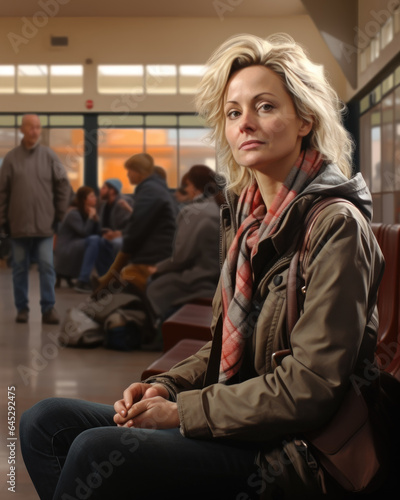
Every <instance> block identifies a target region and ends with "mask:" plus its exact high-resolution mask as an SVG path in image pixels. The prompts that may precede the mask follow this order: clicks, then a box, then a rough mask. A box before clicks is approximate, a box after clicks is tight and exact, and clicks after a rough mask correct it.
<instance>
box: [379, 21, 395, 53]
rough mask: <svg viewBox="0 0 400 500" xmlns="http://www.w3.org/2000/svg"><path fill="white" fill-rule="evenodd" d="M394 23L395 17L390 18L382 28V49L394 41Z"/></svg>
mask: <svg viewBox="0 0 400 500" xmlns="http://www.w3.org/2000/svg"><path fill="white" fill-rule="evenodd" d="M393 31H394V22H393V16H391V17H389V19H388V20H387V21H386V23H385V24H384V25H383V26H382V28H381V47H382V49H384V48H385V47H386V45H388V44H389V43H390V42H391V41H392V40H393Z"/></svg>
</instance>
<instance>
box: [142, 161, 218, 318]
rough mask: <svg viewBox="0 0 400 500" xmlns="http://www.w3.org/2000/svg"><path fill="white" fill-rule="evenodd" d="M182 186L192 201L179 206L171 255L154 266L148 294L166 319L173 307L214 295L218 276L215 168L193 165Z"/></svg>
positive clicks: (158, 316)
mask: <svg viewBox="0 0 400 500" xmlns="http://www.w3.org/2000/svg"><path fill="white" fill-rule="evenodd" d="M182 187H183V188H184V189H185V191H186V193H187V196H188V198H189V200H191V202H189V203H187V204H186V205H185V206H183V208H182V209H181V210H180V212H179V214H178V216H177V219H176V225H177V229H176V233H175V240H174V246H173V253H172V256H171V257H169V258H167V259H165V260H163V261H161V262H158V264H156V266H154V267H152V269H151V270H152V272H153V279H152V281H151V282H150V283H149V285H148V287H147V290H146V295H147V298H148V301H149V303H150V305H151V308H152V310H153V312H154V314H155V316H156V317H157V318H158V320H160V321H163V320H164V319H165V318H166V317H168V316H169V315H170V314H171V313H172V312H173V310H174V309H176V308H178V307H179V306H181V305H183V304H185V303H188V302H190V301H191V300H193V299H197V298H211V297H212V296H213V295H214V292H215V288H216V285H217V282H218V277H219V272H220V269H219V261H218V247H219V205H218V203H217V201H216V197H217V194H218V192H219V191H218V187H217V183H216V180H215V172H214V171H213V170H211V169H210V168H209V167H207V166H205V165H194V166H193V167H191V169H190V170H189V171H188V172H187V173H186V174H185V175H184V177H183V179H182Z"/></svg>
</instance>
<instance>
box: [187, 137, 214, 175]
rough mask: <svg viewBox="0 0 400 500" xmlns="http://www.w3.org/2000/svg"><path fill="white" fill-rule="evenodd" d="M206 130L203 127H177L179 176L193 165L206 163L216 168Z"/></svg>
mask: <svg viewBox="0 0 400 500" xmlns="http://www.w3.org/2000/svg"><path fill="white" fill-rule="evenodd" d="M207 133H208V130H207V129H204V128H181V129H179V165H180V169H179V170H180V171H179V177H180V179H182V177H183V175H184V174H185V173H186V172H187V171H188V170H189V169H190V168H191V167H192V166H193V165H196V164H197V165H199V164H200V165H207V166H208V167H210V168H212V169H213V170H215V169H216V162H215V149H214V146H213V145H212V144H210V143H209V142H208V141H207V140H206V136H207Z"/></svg>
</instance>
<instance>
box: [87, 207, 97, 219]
mask: <svg viewBox="0 0 400 500" xmlns="http://www.w3.org/2000/svg"><path fill="white" fill-rule="evenodd" d="M87 214H88V217H89V219H93V220H97V212H96V209H95V208H94V207H87Z"/></svg>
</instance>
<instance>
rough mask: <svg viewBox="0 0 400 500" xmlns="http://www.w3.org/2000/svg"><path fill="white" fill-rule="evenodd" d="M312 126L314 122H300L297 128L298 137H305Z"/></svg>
mask: <svg viewBox="0 0 400 500" xmlns="http://www.w3.org/2000/svg"><path fill="white" fill-rule="evenodd" d="M313 125H314V122H313V121H312V120H311V121H305V120H301V124H300V128H299V137H306V135H308V134H309V133H310V132H311V130H312V127H313Z"/></svg>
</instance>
